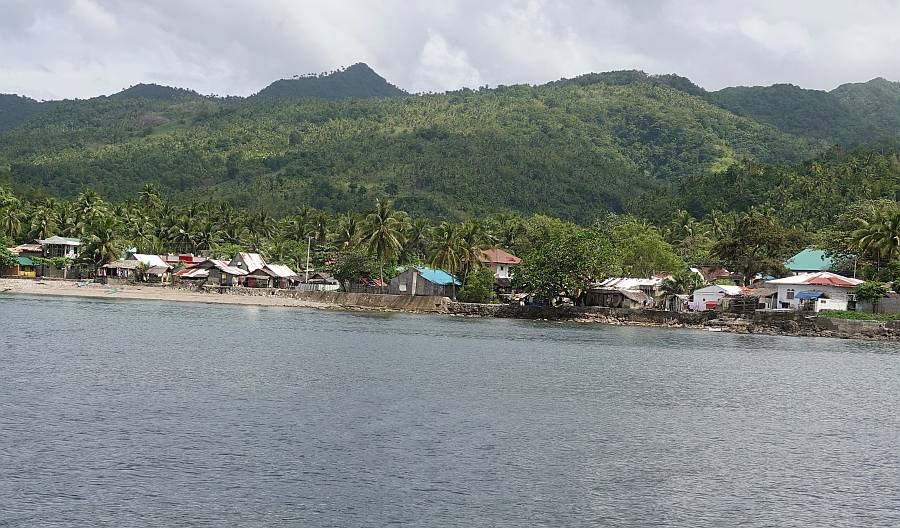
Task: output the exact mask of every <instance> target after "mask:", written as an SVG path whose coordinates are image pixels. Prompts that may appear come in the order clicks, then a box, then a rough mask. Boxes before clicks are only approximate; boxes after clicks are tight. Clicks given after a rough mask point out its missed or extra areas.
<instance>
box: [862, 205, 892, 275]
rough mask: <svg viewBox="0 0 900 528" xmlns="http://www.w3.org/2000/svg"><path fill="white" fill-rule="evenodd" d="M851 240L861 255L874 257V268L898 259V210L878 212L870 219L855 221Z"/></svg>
mask: <svg viewBox="0 0 900 528" xmlns="http://www.w3.org/2000/svg"><path fill="white" fill-rule="evenodd" d="M857 223H858V225H859V228H858V229H857V230H856V231H854V232H853V235H852V237H853V240H854V242H855V244H856V246H857V247H858V248H859V249H860V250H861V251H862V252H863V253H870V254H873V255H874V256H875V257H876V267H877V268H880V267H881V264H882V263H884V262H890V261H892V260H893V259H895V258H897V257H900V210H893V211H878V212H877V213H876V214H875V216H874V217H873V218H872V219H870V220H867V219H864V218H860V219H857Z"/></svg>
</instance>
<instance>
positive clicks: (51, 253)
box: [44, 244, 78, 259]
mask: <svg viewBox="0 0 900 528" xmlns="http://www.w3.org/2000/svg"><path fill="white" fill-rule="evenodd" d="M44 256H45V257H47V258H53V257H68V258H70V259H76V258H78V246H66V245H63V244H47V245H46V246H44Z"/></svg>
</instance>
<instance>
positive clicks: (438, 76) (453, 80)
mask: <svg viewBox="0 0 900 528" xmlns="http://www.w3.org/2000/svg"><path fill="white" fill-rule="evenodd" d="M482 84H483V81H482V79H481V75H480V74H479V73H478V70H477V69H476V68H475V67H473V66H472V64H470V63H469V57H468V54H467V53H466V52H465V51H464V50H461V49H458V48H455V47H453V46H451V45H450V43H448V42H447V39H445V38H444V37H443V36H442V35H440V34H439V33H435V32H429V37H428V40H427V41H425V45H424V46H422V53H421V54H420V56H419V64H418V66H417V67H416V70H415V72H414V73H413V84H412V88H413V90H416V91H429V90H433V89H434V88H435V87H454V88H455V87H468V88H477V87H478V86H480V85H482Z"/></svg>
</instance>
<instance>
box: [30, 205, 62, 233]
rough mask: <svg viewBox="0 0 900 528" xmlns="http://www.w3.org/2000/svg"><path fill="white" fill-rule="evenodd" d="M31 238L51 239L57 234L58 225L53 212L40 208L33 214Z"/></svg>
mask: <svg viewBox="0 0 900 528" xmlns="http://www.w3.org/2000/svg"><path fill="white" fill-rule="evenodd" d="M29 227H30V230H31V231H30V237H31V238H36V239H43V238H49V237H51V236H53V235H54V234H55V233H56V230H57V228H58V225H57V223H56V217H55V215H54V214H53V211H50V210H49V209H47V208H46V207H38V208H37V209H35V210H34V212H33V213H32V214H31V225H30V226H29Z"/></svg>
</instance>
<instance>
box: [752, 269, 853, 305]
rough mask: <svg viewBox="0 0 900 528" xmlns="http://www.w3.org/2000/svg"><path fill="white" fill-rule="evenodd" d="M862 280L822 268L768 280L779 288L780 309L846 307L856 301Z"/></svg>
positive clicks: (771, 284) (778, 301)
mask: <svg viewBox="0 0 900 528" xmlns="http://www.w3.org/2000/svg"><path fill="white" fill-rule="evenodd" d="M862 282H863V281H861V280H859V279H851V278H850V277H844V276H843V275H838V274H837V273H831V272H828V271H820V272H817V273H804V274H801V275H795V276H793V277H785V278H783V279H775V280H770V281H766V284H767V285H769V286H771V287H773V288H777V289H778V297H777V299H778V300H777V303H778V308H786V309H794V310H801V309H802V310H810V311H814V312H818V311H821V310H846V309H847V308H848V304H847V303H848V302H851V301H855V300H856V298H855V296H854V295H855V292H856V287H857V286H858V285H860V284H862Z"/></svg>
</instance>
